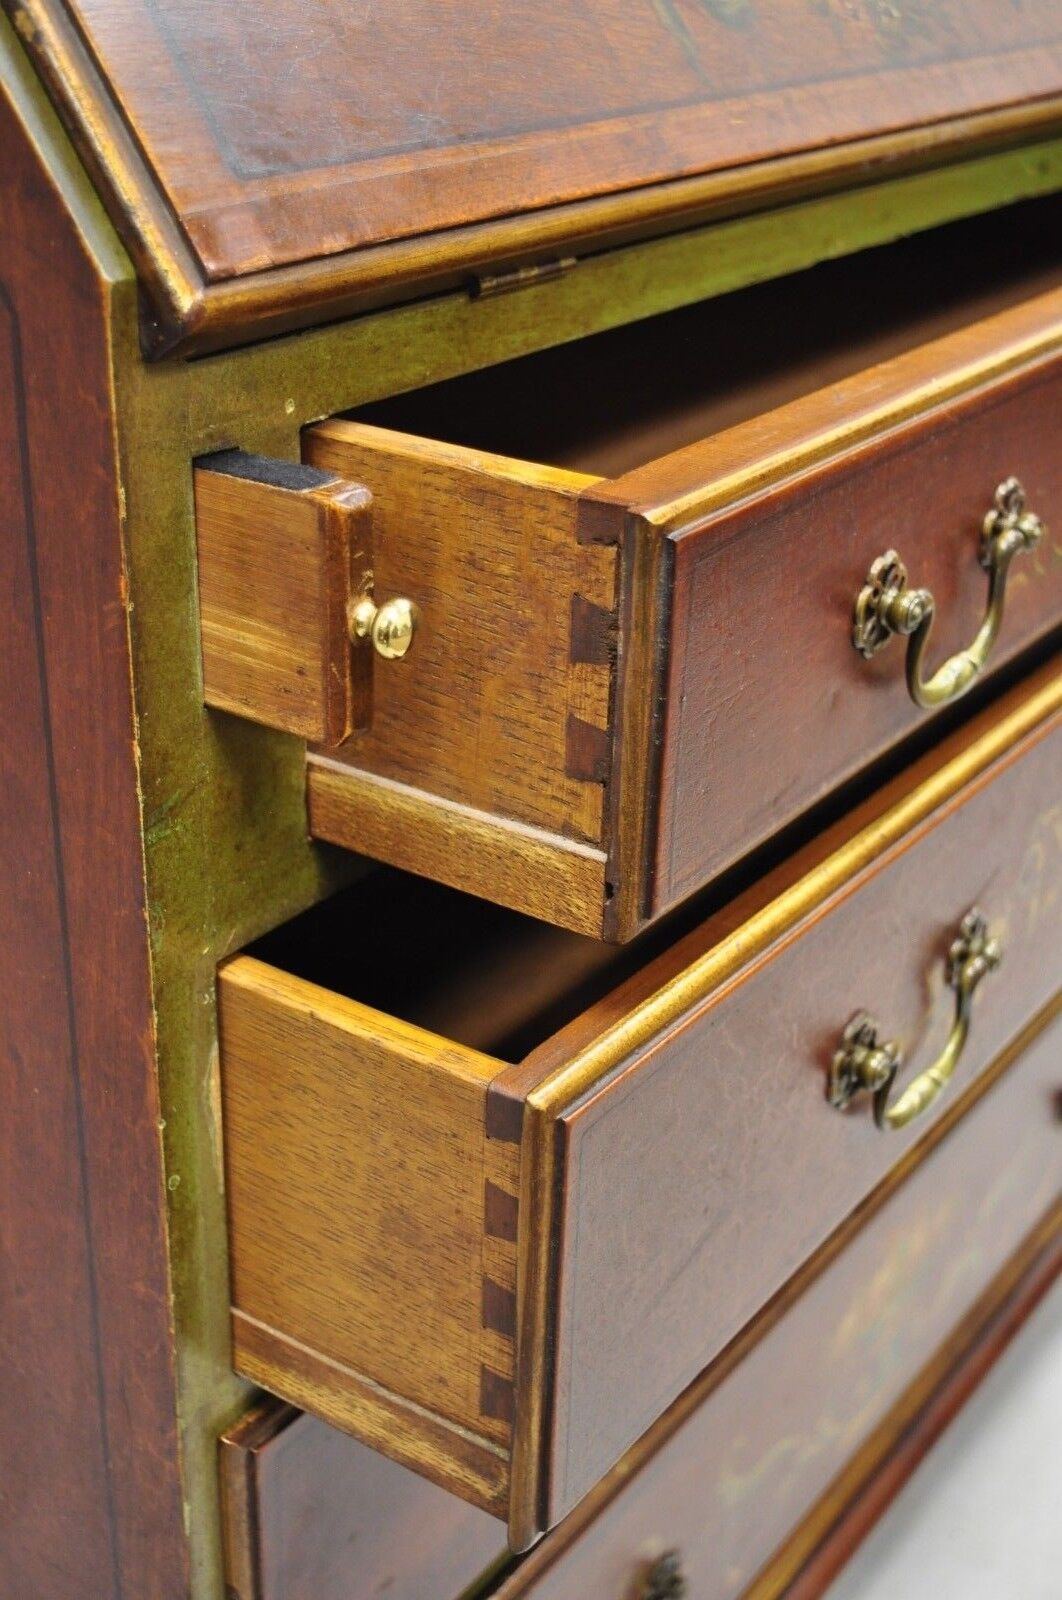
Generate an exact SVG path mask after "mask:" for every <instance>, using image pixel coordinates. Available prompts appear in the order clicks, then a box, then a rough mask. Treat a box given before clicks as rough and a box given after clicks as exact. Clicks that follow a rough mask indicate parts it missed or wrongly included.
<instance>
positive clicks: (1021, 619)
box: [649, 293, 1062, 911]
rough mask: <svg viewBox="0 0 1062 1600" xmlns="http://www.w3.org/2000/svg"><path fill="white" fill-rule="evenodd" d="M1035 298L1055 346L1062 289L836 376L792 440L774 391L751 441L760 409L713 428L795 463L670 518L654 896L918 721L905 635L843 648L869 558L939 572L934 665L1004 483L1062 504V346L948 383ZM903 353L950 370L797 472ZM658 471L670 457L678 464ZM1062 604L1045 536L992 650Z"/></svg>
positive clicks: (963, 615) (925, 377) (927, 573)
mask: <svg viewBox="0 0 1062 1600" xmlns="http://www.w3.org/2000/svg"><path fill="white" fill-rule="evenodd" d="M1034 308H1035V309H1034ZM1026 315H1031V317H1032V318H1033V319H1035V320H1038V321H1039V322H1040V326H1041V328H1042V329H1043V330H1044V346H1045V347H1046V349H1047V351H1050V349H1051V346H1052V344H1057V342H1058V341H1059V339H1062V294H1059V293H1055V294H1053V295H1048V296H1045V297H1043V298H1042V299H1041V300H1040V301H1039V302H1033V303H1032V304H1031V305H1030V307H1029V308H1028V311H1027V312H1026V309H1025V308H1020V309H1019V310H1018V311H1016V312H1015V313H1008V314H1005V315H1004V316H1001V317H999V318H998V319H990V321H988V322H986V323H984V324H979V325H977V329H976V332H975V331H974V330H971V337H970V338H969V339H968V340H964V339H963V338H962V336H953V339H952V341H951V344H952V348H951V349H950V350H948V351H947V354H946V353H945V348H944V347H945V346H946V345H947V344H948V343H949V341H941V343H940V344H939V345H937V346H929V347H927V348H926V350H925V351H924V352H919V353H917V354H913V355H912V356H911V357H909V358H907V359H906V360H903V361H898V362H896V363H894V364H893V365H892V368H891V370H890V369H889V368H887V367H885V368H875V369H870V370H869V371H868V372H867V373H866V375H865V378H864V379H863V380H862V381H861V383H860V385H859V386H850V385H845V384H840V385H838V386H836V387H835V388H834V389H832V390H828V391H824V392H823V394H822V395H821V397H816V398H815V399H813V400H812V401H810V402H809V403H807V404H806V405H805V406H804V407H803V408H802V409H803V415H802V416H801V418H800V423H799V424H798V426H801V427H806V428H807V430H808V431H807V434H805V436H804V439H803V441H802V442H801V444H799V445H798V444H796V442H795V441H793V440H792V439H791V438H789V439H786V442H785V444H784V445H782V443H781V442H782V438H784V437H785V435H786V433H787V431H788V424H789V423H790V422H794V423H795V422H797V415H796V413H797V412H798V411H799V410H801V408H800V407H799V406H794V407H792V408H788V409H789V411H790V415H789V416H788V417H787V416H786V409H785V408H783V410H782V411H781V412H778V413H774V414H773V415H772V416H771V417H770V418H765V419H764V422H763V424H762V434H761V437H760V438H759V440H755V441H754V439H753V435H754V434H755V433H757V432H758V431H759V430H758V429H757V427H756V425H755V424H750V425H749V426H748V427H747V428H745V429H744V430H741V429H739V430H735V431H734V433H732V434H730V435H726V434H724V435H721V436H720V437H719V438H717V439H716V440H714V441H712V443H711V445H710V446H709V447H708V451H709V453H710V454H711V455H712V456H713V457H714V459H715V460H716V461H718V462H719V464H720V466H721V467H722V466H723V464H724V463H725V470H729V471H737V472H740V470H741V464H742V462H743V459H744V452H745V450H746V448H748V447H750V446H751V448H752V450H753V451H756V450H757V449H758V450H762V452H763V460H764V465H765V466H766V459H767V457H768V456H769V455H770V453H771V452H772V450H773V449H775V448H778V446H779V445H781V447H782V449H783V450H789V449H792V451H793V459H792V460H791V464H790V465H791V477H790V479H789V481H788V482H782V483H780V484H777V485H776V486H772V487H770V488H769V489H768V490H767V492H766V493H764V494H759V495H755V494H754V495H753V496H752V497H751V499H750V500H749V501H748V502H746V503H745V504H741V505H740V506H739V507H737V508H736V509H735V510H733V511H729V512H727V513H724V514H721V515H715V516H710V517H709V519H708V520H706V521H701V522H698V517H697V511H696V509H695V507H694V506H693V505H692V504H690V503H689V501H688V500H687V503H686V504H685V505H683V507H682V509H681V510H680V511H679V512H678V518H677V520H679V521H680V522H684V523H685V527H684V528H682V529H681V530H680V529H678V528H676V529H675V531H674V532H671V533H669V535H668V542H667V546H666V554H665V555H664V556H663V558H662V559H663V560H664V562H665V563H667V562H668V561H669V560H671V561H673V566H672V567H671V584H672V588H671V610H670V622H669V629H670V637H669V647H670V648H669V652H668V657H667V662H666V666H665V667H664V682H663V685H662V700H663V710H662V717H661V721H662V726H661V733H660V738H661V745H662V756H661V767H660V774H659V788H658V793H659V798H660V805H659V812H658V815H657V818H656V828H655V840H654V841H653V845H652V848H653V854H654V864H653V868H652V887H651V888H650V890H649V894H650V903H651V905H652V907H653V909H654V910H656V911H659V910H661V909H663V908H664V907H665V906H667V905H669V904H674V903H675V902H676V901H678V900H681V899H682V898H683V897H684V895H686V894H688V893H689V892H690V890H691V889H693V888H695V887H696V886H697V885H698V884H699V883H701V882H703V881H704V878H705V875H706V872H710V871H711V870H713V866H712V865H710V864H714V869H715V870H718V867H719V866H721V865H723V864H725V863H727V862H728V861H730V860H732V859H734V857H735V856H736V855H738V854H739V853H740V852H742V851H744V850H747V849H748V848H749V846H750V845H751V844H753V843H754V842H756V841H758V840H761V839H763V838H765V837H767V836H769V835H770V833H771V832H773V831H775V830H776V829H777V828H778V827H779V826H780V825H782V824H784V822H785V821H786V820H788V819H790V818H792V817H793V816H795V815H797V814H798V813H799V811H800V810H801V809H803V808H805V807H806V806H808V805H809V804H811V803H813V802H814V801H815V800H816V799H818V798H819V797H820V796H821V795H823V794H824V793H826V792H827V791H828V790H829V789H832V788H834V787H835V786H836V785H837V784H838V783H840V782H843V781H844V779H846V778H847V777H849V776H850V775H851V773H852V772H853V771H855V770H856V769H857V768H858V767H859V766H861V765H863V764H864V763H865V762H866V760H867V758H868V756H870V755H872V754H873V755H877V754H880V753H881V752H882V751H883V750H885V749H887V748H888V746H889V745H890V744H892V743H894V742H895V741H896V740H897V739H898V738H900V737H901V736H902V735H903V734H904V733H905V732H908V731H909V730H911V729H913V728H915V727H917V726H919V725H921V724H922V723H924V721H925V717H926V713H925V712H924V711H922V710H921V709H920V708H918V707H917V706H915V705H914V704H913V703H912V702H911V700H910V698H909V695H908V692H907V687H906V684H905V682H904V676H903V658H904V654H905V641H903V640H900V639H897V640H894V641H892V645H891V648H890V649H888V650H885V651H882V652H881V653H880V654H879V655H878V656H876V657H875V658H874V660H873V661H870V662H867V661H864V660H863V659H862V658H861V657H860V656H859V655H858V654H857V653H856V651H855V650H854V649H853V647H852V643H851V635H850V621H851V615H852V608H853V604H854V601H855V596H856V594H857V592H858V590H859V587H860V585H861V584H862V583H863V581H864V580H865V575H866V573H867V571H868V569H869V567H870V564H871V562H872V561H873V560H875V559H876V557H877V556H879V555H881V554H882V553H883V552H884V551H886V550H889V549H896V550H898V551H899V553H900V555H901V557H902V558H903V559H904V560H905V561H906V562H907V564H908V571H909V574H910V582H911V583H912V585H915V586H918V587H925V588H928V589H930V590H931V592H932V594H933V596H934V599H935V601H936V608H937V610H936V620H935V623H934V627H933V636H932V642H931V646H930V654H929V661H930V664H931V666H932V667H934V668H935V667H936V665H937V664H938V663H939V662H941V661H943V660H944V659H945V658H946V657H947V656H949V655H951V654H953V653H954V652H956V651H958V650H961V649H962V648H964V647H965V646H967V645H969V644H970V642H971V641H972V640H973V638H974V635H975V634H976V632H977V629H978V627H979V626H980V623H981V619H982V617H983V616H984V612H985V606H986V599H987V583H986V578H985V573H984V570H983V569H982V567H981V564H980V561H979V559H978V556H979V551H980V539H981V526H982V523H983V521H984V518H985V516H986V514H987V513H988V512H989V511H990V510H991V508H992V505H993V496H994V494H995V490H996V486H997V484H999V483H1000V482H1002V481H1003V480H1004V479H1005V478H1007V477H1009V476H1011V475H1015V476H1017V477H1018V478H1019V479H1020V480H1021V482H1022V484H1023V486H1024V488H1025V490H1026V493H1027V495H1028V497H1029V506H1030V507H1031V508H1033V509H1036V508H1039V509H1040V514H1041V515H1042V517H1043V519H1044V521H1045V522H1046V523H1048V525H1050V524H1051V522H1052V521H1053V520H1054V519H1055V515H1056V510H1055V508H1056V507H1058V506H1060V505H1062V454H1060V452H1059V449H1058V438H1057V425H1056V418H1057V416H1058V413H1059V409H1060V407H1062V355H1059V354H1058V353H1057V352H1056V353H1054V354H1047V355H1045V357H1044V358H1043V359H1042V360H1036V359H1033V361H1032V362H1030V364H1029V365H1028V366H1024V367H1019V370H1017V371H1013V372H1011V373H1009V374H1008V373H1006V372H1004V373H1003V375H1001V376H1000V377H999V378H998V379H996V380H994V381H989V382H987V383H985V384H983V385H977V384H975V385H974V386H972V388H971V391H970V392H969V393H968V394H963V395H956V396H954V398H953V397H952V395H950V394H948V393H947V392H946V391H947V388H948V387H949V384H948V371H949V367H950V366H951V363H952V362H954V363H955V366H956V367H957V366H958V365H959V364H960V363H961V361H962V360H963V357H964V355H965V354H966V350H968V351H969V352H970V354H971V355H973V356H974V359H976V354H975V347H976V344H977V343H978V342H980V339H984V340H985V341H987V340H988V339H990V338H991V337H992V330H993V326H995V328H996V330H997V331H998V335H999V348H1000V350H1001V351H1002V350H1003V348H1004V347H1005V345H1006V343H1007V340H1008V336H1009V334H1010V332H1011V331H1013V332H1015V333H1016V334H1017V335H1018V337H1019V338H1020V337H1021V332H1022V330H1021V323H1022V322H1023V321H1024V319H1025V316H1026ZM1007 324H1010V326H1009V327H1008V326H1007ZM1052 327H1053V330H1054V331H1053V332H1051V331H1049V330H1051V329H1052ZM964 345H965V347H966V350H964V348H963V346H964ZM983 348H984V346H982V349H983ZM901 369H902V370H903V371H904V373H905V375H906V378H907V381H908V382H909V383H910V385H911V389H912V391H913V390H914V389H916V387H917V385H918V383H919V381H920V380H921V381H924V382H925V384H926V386H927V389H932V387H933V386H934V385H936V384H940V385H941V389H942V390H943V391H944V392H942V393H941V394H940V397H939V403H938V404H934V398H935V397H934V396H932V395H931V394H929V393H927V394H926V396H925V401H926V404H925V409H922V408H921V407H916V408H913V409H914V412H915V414H914V415H913V416H912V417H911V418H910V420H905V419H902V417H898V418H897V421H896V423H895V424H894V425H893V426H890V425H889V423H888V422H886V423H885V424H884V426H881V425H880V424H879V426H878V428H877V429H876V430H875V432H876V437H874V438H872V439H871V440H869V441H868V442H867V443H866V445H860V444H859V443H858V442H855V443H854V446H853V447H851V448H849V449H847V450H846V449H844V448H843V446H842V449H841V450H840V451H838V453H837V454H836V455H835V456H834V458H833V459H832V460H831V461H830V462H829V463H828V464H825V465H821V466H817V467H816V466H812V467H811V469H810V470H808V468H807V467H806V466H805V467H804V470H803V471H802V470H801V466H802V463H804V462H807V461H808V459H809V457H812V456H813V455H814V453H815V434H816V432H817V431H818V428H821V429H822V431H823V434H825V433H827V432H828V431H830V429H831V428H832V427H833V426H834V424H835V419H836V420H839V421H840V425H841V428H842V430H843V431H845V432H847V431H848V429H849V428H851V430H852V433H853V434H855V435H857V436H858V432H859V431H860V430H859V427H858V421H857V419H858V417H859V412H860V410H861V408H862V404H864V403H866V402H869V403H870V405H871V406H874V405H882V406H883V407H885V406H887V405H888V402H889V400H890V399H891V398H892V396H891V394H890V390H892V382H893V378H894V377H899V376H900V370H901ZM919 369H921V371H920V370H919ZM952 370H954V369H952ZM857 388H858V391H859V392H857ZM860 396H862V397H863V398H862V400H861V398H860ZM871 397H873V398H871ZM897 409H898V410H899V408H897ZM919 413H920V414H919ZM853 424H854V425H853ZM820 437H821V435H820ZM838 442H840V441H838ZM827 448H828V447H827ZM692 454H693V453H692V452H685V457H686V459H685V461H684V466H683V472H684V473H685V472H689V474H690V477H689V479H687V480H686V481H692V477H693V476H694V475H695V473H696V471H697V466H696V465H695V463H694V460H693V459H691V457H692ZM700 466H701V468H703V467H704V466H705V462H704V461H702V462H701V463H700ZM659 470H660V475H661V477H663V476H664V475H665V472H666V471H667V469H666V468H665V467H664V466H663V464H661V466H660V469H659ZM768 470H769V469H768ZM710 475H711V469H709V473H708V476H709V477H710ZM681 498H684V497H683V496H682V493H681V491H680V492H679V494H678V495H677V496H676V499H681ZM690 498H691V499H692V496H691V497H690ZM667 515H668V514H667V513H663V518H665V519H666V518H667ZM650 517H651V518H652V520H653V522H654V524H656V526H657V529H659V524H658V523H657V520H656V516H655V515H654V514H653V513H650ZM1060 616H1062V557H1060V550H1059V545H1058V543H1057V540H1055V539H1054V538H1053V537H1052V536H1050V535H1049V536H1048V538H1047V539H1045V540H1044V542H1043V544H1042V546H1041V547H1040V549H1038V550H1037V551H1036V552H1034V553H1033V554H1032V555H1030V556H1026V557H1024V558H1023V559H1022V560H1021V561H1019V562H1017V563H1016V564H1015V568H1014V571H1013V573H1012V577H1011V582H1010V584H1009V585H1008V593H1007V600H1006V610H1005V621H1004V629H1003V632H1002V635H1001V637H1000V639H999V640H998V641H997V645H996V649H995V651H994V652H993V657H992V660H991V663H990V667H989V670H990V671H992V670H995V669H996V668H998V666H999V665H1001V664H1002V663H1004V662H1005V661H1007V660H1008V659H1009V658H1010V657H1011V656H1012V655H1013V654H1014V653H1015V652H1016V651H1017V650H1018V649H1020V648H1021V647H1022V646H1023V645H1026V644H1028V643H1029V642H1030V641H1031V640H1033V639H1035V638H1036V637H1037V636H1039V635H1040V634H1042V633H1043V632H1046V631H1047V630H1048V629H1049V628H1051V627H1052V626H1054V625H1055V624H1056V623H1057V622H1058V620H1059V617H1060Z"/></svg>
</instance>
